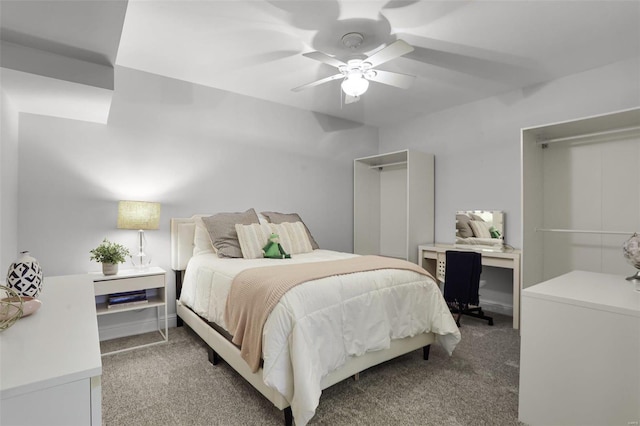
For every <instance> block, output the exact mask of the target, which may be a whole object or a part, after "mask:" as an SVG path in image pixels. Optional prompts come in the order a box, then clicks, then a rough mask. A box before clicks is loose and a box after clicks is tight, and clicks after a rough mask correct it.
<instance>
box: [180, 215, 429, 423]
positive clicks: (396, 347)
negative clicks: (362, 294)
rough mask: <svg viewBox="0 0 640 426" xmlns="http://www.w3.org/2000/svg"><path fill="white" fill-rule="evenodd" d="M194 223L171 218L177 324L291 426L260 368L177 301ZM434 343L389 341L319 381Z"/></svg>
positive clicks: (327, 382)
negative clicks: (386, 346)
mask: <svg viewBox="0 0 640 426" xmlns="http://www.w3.org/2000/svg"><path fill="white" fill-rule="evenodd" d="M194 234H195V222H194V220H193V219H192V218H173V219H171V268H172V269H173V270H174V272H175V274H176V299H177V300H176V314H177V315H178V326H181V325H182V323H183V322H184V324H187V325H188V326H189V327H190V328H191V329H192V330H193V331H194V332H195V333H196V334H197V335H198V336H200V338H201V339H202V340H203V341H204V342H205V343H206V344H207V345H208V346H209V348H210V349H209V361H210V362H211V363H212V364H214V365H215V364H217V363H218V361H219V360H220V358H222V359H224V360H225V361H226V362H227V363H228V364H229V365H230V366H231V367H232V368H233V369H234V370H236V371H237V372H238V373H239V374H240V375H241V376H242V377H244V378H245V380H247V381H248V382H249V383H251V385H252V386H253V387H254V388H256V389H257V390H258V391H259V392H260V393H261V394H262V395H264V396H265V397H266V398H267V399H268V400H269V401H271V402H272V403H273V405H275V406H276V407H277V408H278V409H279V410H282V411H283V412H284V419H285V425H286V426H292V424H293V416H292V412H291V407H290V406H289V403H288V402H287V400H286V399H285V398H284V397H283V396H282V395H281V394H280V393H279V392H277V391H276V390H274V389H272V388H270V387H267V385H265V384H264V382H263V380H262V368H260V369H259V370H258V371H257V372H255V373H253V372H252V371H251V368H250V367H249V365H248V364H247V363H246V361H245V360H243V359H242V357H241V356H240V349H238V347H237V346H235V345H234V344H233V343H231V342H230V341H229V340H228V339H227V338H226V337H225V336H223V335H222V334H221V333H220V332H218V331H217V330H216V329H215V328H213V327H212V326H211V325H210V323H209V322H208V321H207V320H205V319H203V318H202V317H200V316H199V315H197V314H196V313H195V312H193V311H192V310H191V309H190V308H189V307H187V306H185V305H183V304H182V303H181V302H180V292H181V290H182V278H183V275H184V270H185V269H186V267H187V262H188V261H189V259H190V258H191V256H192V255H193V238H194ZM434 342H435V334H433V333H423V334H419V335H417V336H414V337H410V338H406V339H398V340H392V341H391V346H390V348H389V349H385V350H381V351H375V352H367V353H365V354H364V355H362V356H359V357H355V358H350V359H349V360H348V361H347V362H346V363H345V364H344V365H343V366H342V367H340V368H339V369H337V370H335V371H332V372H331V373H329V374H328V375H327V376H326V377H324V379H323V380H322V382H321V386H322V389H326V388H328V387H329V386H332V385H334V384H336V383H338V382H340V381H342V380H344V379H346V378H349V377H352V376H354V377H356V378H357V375H358V373H359V372H361V371H364V370H366V369H367V368H370V367H373V366H375V365H378V364H381V363H383V362H385V361H388V360H390V359H393V358H396V357H398V356H400V355H404V354H407V353H409V352H413V351H415V350H417V349H420V348H423V358H424V359H425V360H427V359H429V349H430V345H431V344H432V343H434Z"/></svg>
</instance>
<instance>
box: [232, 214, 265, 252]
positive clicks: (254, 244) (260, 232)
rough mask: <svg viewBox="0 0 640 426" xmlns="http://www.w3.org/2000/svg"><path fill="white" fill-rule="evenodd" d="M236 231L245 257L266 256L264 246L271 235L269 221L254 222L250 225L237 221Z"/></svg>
mask: <svg viewBox="0 0 640 426" xmlns="http://www.w3.org/2000/svg"><path fill="white" fill-rule="evenodd" d="M236 233H237V234H238V242H240V250H242V257H243V258H245V259H261V258H263V257H264V254H263V253H262V248H263V247H264V246H266V245H267V242H268V241H269V236H270V235H271V226H270V225H269V223H252V224H250V225H242V224H240V223H237V224H236Z"/></svg>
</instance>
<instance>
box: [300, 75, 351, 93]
mask: <svg viewBox="0 0 640 426" xmlns="http://www.w3.org/2000/svg"><path fill="white" fill-rule="evenodd" d="M339 78H344V75H343V74H334V75H332V76H329V77H326V78H323V79H321V80H318V81H314V82H313V83H308V84H303V85H302V86H298V87H294V88H293V89H291V90H293V91H294V92H299V91H301V90H304V89H308V88H310V87H314V86H319V85H320V84H323V83H328V82H330V81H332V80H337V79H339Z"/></svg>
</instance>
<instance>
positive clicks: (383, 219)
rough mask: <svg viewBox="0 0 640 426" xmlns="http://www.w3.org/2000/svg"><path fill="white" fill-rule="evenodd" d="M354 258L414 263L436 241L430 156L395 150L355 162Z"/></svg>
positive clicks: (432, 168) (432, 162) (432, 163)
mask: <svg viewBox="0 0 640 426" xmlns="http://www.w3.org/2000/svg"><path fill="white" fill-rule="evenodd" d="M353 167H354V190H353V192H354V194H353V195H354V206H353V210H354V220H353V222H354V223H353V228H354V241H353V248H354V253H357V254H380V255H384V256H391V257H397V258H401V259H406V260H409V261H411V262H414V263H415V262H417V253H418V245H419V244H424V243H432V242H433V238H434V171H435V170H434V156H433V155H431V154H424V153H421V152H417V151H409V150H404V151H397V152H392V153H388V154H381V155H374V156H371V157H365V158H358V159H356V160H354V165H353Z"/></svg>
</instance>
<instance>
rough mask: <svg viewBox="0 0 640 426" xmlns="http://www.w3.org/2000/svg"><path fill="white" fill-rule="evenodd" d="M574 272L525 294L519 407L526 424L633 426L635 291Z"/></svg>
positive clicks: (636, 417) (638, 372) (639, 345)
mask: <svg viewBox="0 0 640 426" xmlns="http://www.w3.org/2000/svg"><path fill="white" fill-rule="evenodd" d="M634 288H635V287H634V284H632V283H631V282H629V281H626V280H625V279H624V277H623V276H616V275H608V274H601V273H595V272H584V271H573V272H570V273H568V274H565V275H562V276H559V277H556V278H554V279H551V280H549V281H545V282H543V283H540V284H537V285H534V286H532V287H529V288H527V289H525V290H523V291H522V305H521V314H522V317H521V320H522V321H521V339H522V340H521V351H520V391H519V394H520V401H519V411H518V418H519V420H520V421H522V422H524V423H526V424H528V425H609V426H613V425H622V426H628V425H638V424H639V422H640V292H638V291H635V290H634Z"/></svg>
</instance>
